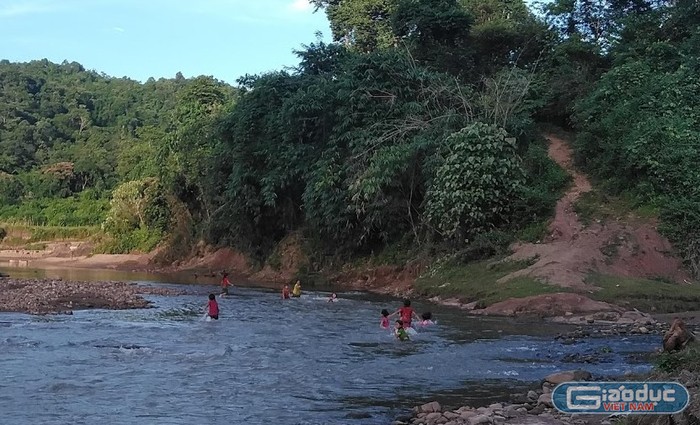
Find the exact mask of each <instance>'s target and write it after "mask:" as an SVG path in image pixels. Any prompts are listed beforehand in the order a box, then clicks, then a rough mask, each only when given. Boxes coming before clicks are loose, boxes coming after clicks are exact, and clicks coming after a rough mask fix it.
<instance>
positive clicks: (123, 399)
mask: <svg viewBox="0 0 700 425" xmlns="http://www.w3.org/2000/svg"><path fill="white" fill-rule="evenodd" d="M82 272H84V271H82ZM47 273H50V272H47ZM117 276H119V275H115V276H114V277H110V279H122V280H123V279H134V280H137V281H150V282H153V281H154V280H155V279H154V278H153V276H150V275H147V276H139V277H136V276H134V275H128V276H126V277H125V276H124V275H121V277H117ZM61 277H64V278H71V279H86V277H85V275H84V274H81V275H79V276H78V275H76V276H75V277H71V276H67V275H61ZM106 278H107V277H105V275H104V274H100V275H99V277H96V279H106ZM179 287H180V288H182V286H179ZM185 288H186V289H187V292H188V294H189V295H184V296H175V297H161V296H150V297H149V299H151V300H152V301H153V302H154V304H155V306H156V308H153V309H144V310H126V311H106V310H90V311H76V312H75V314H74V315H73V316H44V317H35V316H27V315H23V314H0V324H1V325H2V326H0V328H1V329H2V330H1V331H0V375H1V376H3V379H2V380H0V411H2V412H3V422H7V423H12V424H36V423H41V424H67V423H70V424H73V423H87V422H88V421H89V422H90V423H92V422H95V421H100V420H102V421H103V422H104V423H119V424H151V423H168V424H191V423H193V422H195V421H196V422H199V423H201V422H206V423H212V424H219V423H220V424H224V423H225V424H229V423H245V424H270V423H278V424H352V423H357V424H363V425H364V424H370V425H371V424H387V423H390V422H391V420H392V418H393V417H395V415H398V414H401V413H404V412H405V411H406V409H409V408H410V407H412V406H413V405H415V404H419V403H422V402H425V401H428V400H432V399H439V400H442V401H443V402H447V403H448V404H450V403H451V404H453V405H457V404H462V403H465V402H469V403H471V404H475V405H480V404H488V403H490V402H493V401H496V400H504V399H506V398H507V395H508V394H510V393H512V392H513V391H515V390H518V389H524V388H527V387H528V386H529V385H531V383H532V382H533V381H537V380H539V379H541V378H542V377H543V376H545V375H546V374H548V373H550V372H553V371H557V370H561V369H570V368H572V367H575V365H572V364H571V363H564V362H563V361H562V359H564V358H565V357H566V356H567V355H571V354H575V353H577V352H585V351H586V350H595V349H597V348H599V347H603V346H605V347H608V348H609V349H610V350H611V351H612V353H611V356H612V361H610V362H604V363H600V364H592V365H585V368H586V369H588V370H590V371H591V372H592V373H594V374H595V375H597V376H608V375H610V376H613V375H620V374H623V373H626V372H639V371H643V370H647V368H648V366H647V365H646V364H640V363H634V364H632V363H630V362H628V361H627V358H628V356H629V354H630V353H636V352H643V351H649V350H651V349H652V347H653V346H655V345H656V343H657V341H656V338H655V337H652V336H634V337H627V338H620V339H610V340H604V339H600V340H589V341H586V342H584V343H582V344H574V345H563V344H560V343H559V342H556V341H553V339H552V334H553V333H556V332H558V331H560V330H561V328H562V327H561V326H556V327H555V326H554V325H549V324H543V323H540V322H532V323H515V322H512V321H510V320H504V319H498V318H473V317H468V316H465V315H464V314H463V313H462V312H460V311H458V310H453V309H448V308H442V307H438V306H435V305H430V304H424V303H421V302H415V303H414V304H415V307H416V309H417V310H418V311H419V312H420V311H425V310H427V309H430V310H431V311H432V312H433V314H434V316H435V317H436V319H437V320H438V325H437V326H435V327H431V328H427V329H422V330H419V332H420V333H419V334H418V335H416V336H415V337H414V338H413V340H412V341H411V342H409V343H400V342H398V341H396V340H394V339H393V338H392V337H391V335H390V334H389V333H388V332H387V331H384V330H381V329H379V326H378V324H379V318H380V315H379V312H380V311H381V309H382V308H389V309H392V308H396V307H398V305H399V302H398V300H394V299H386V298H377V297H373V296H368V295H366V294H361V293H345V294H339V296H340V297H341V298H342V299H341V301H339V302H337V303H327V302H326V299H327V294H326V293H315V292H305V293H304V296H303V297H302V298H301V299H292V300H281V299H280V297H279V294H278V293H277V291H272V290H267V289H263V288H237V289H236V295H235V296H232V297H228V298H224V299H221V300H220V308H221V315H220V320H219V321H213V322H205V321H202V320H201V319H202V313H203V307H204V305H205V303H206V295H207V294H208V293H209V292H212V291H215V290H216V286H215V282H212V283H211V284H210V285H197V286H194V285H188V286H186V287H185ZM606 351H607V349H606ZM117 418H118V419H117Z"/></svg>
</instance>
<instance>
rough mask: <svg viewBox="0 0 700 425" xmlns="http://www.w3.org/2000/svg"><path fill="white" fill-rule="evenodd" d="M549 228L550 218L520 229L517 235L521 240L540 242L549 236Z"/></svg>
mask: <svg viewBox="0 0 700 425" xmlns="http://www.w3.org/2000/svg"><path fill="white" fill-rule="evenodd" d="M548 230H549V220H542V221H535V222H532V223H530V224H528V225H527V226H526V227H525V228H523V229H520V230H519V231H518V233H517V235H516V237H517V239H518V240H519V241H523V242H529V243H539V242H541V241H542V240H543V239H544V238H545V237H546V236H547V232H548Z"/></svg>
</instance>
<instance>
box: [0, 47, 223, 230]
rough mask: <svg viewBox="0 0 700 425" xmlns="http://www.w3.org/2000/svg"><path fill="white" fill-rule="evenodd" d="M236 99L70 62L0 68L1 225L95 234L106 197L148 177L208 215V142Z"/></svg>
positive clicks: (213, 85)
mask: <svg viewBox="0 0 700 425" xmlns="http://www.w3.org/2000/svg"><path fill="white" fill-rule="evenodd" d="M234 94H235V89H234V88H233V87H231V86H229V85H226V84H224V83H221V82H218V81H216V80H214V79H212V78H210V77H197V78H194V79H185V78H175V79H160V80H157V81H156V80H153V79H150V80H149V81H147V82H146V83H144V84H140V83H138V82H136V81H133V80H129V79H126V78H111V77H108V76H106V75H104V74H98V73H96V72H93V71H86V70H85V69H84V68H83V67H82V66H81V65H80V64H77V63H75V62H73V63H68V62H64V63H63V64H60V65H59V64H54V63H51V62H49V61H48V60H41V61H32V62H28V63H10V62H8V61H5V60H3V61H0V219H4V220H23V221H28V222H31V223H36V224H51V225H65V226H72V225H84V224H85V225H93V224H98V223H100V222H102V221H103V220H104V219H105V213H106V210H107V208H106V207H107V200H106V198H108V197H109V193H110V192H111V191H112V189H113V188H114V187H115V186H116V185H118V184H119V183H120V182H124V181H130V180H138V179H143V178H145V177H161V178H163V181H164V182H165V183H167V184H166V190H168V191H172V192H175V194H176V195H177V196H178V197H181V198H183V200H186V201H190V200H191V202H192V203H193V206H192V209H193V210H206V206H202V205H201V199H202V196H201V194H200V192H201V186H202V181H203V179H202V177H203V175H204V171H203V169H204V168H205V167H206V165H207V158H208V157H209V155H210V154H209V151H207V150H206V142H207V140H208V138H209V137H210V136H211V134H212V133H213V132H214V129H215V124H214V121H215V118H216V117H218V116H219V115H220V114H221V112H222V110H223V109H224V108H225V107H229V106H230V104H231V103H232V99H233V97H234Z"/></svg>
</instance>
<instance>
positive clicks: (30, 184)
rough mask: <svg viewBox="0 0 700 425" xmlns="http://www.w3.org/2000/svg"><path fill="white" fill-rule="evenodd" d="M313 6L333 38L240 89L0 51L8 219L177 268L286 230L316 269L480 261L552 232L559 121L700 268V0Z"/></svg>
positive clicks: (404, 0) (460, 0)
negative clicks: (371, 262) (65, 229)
mask: <svg viewBox="0 0 700 425" xmlns="http://www.w3.org/2000/svg"><path fill="white" fill-rule="evenodd" d="M311 2H312V3H314V5H315V6H317V7H318V8H320V9H321V10H323V11H325V12H326V13H327V15H328V18H329V20H330V23H331V28H332V31H333V34H332V35H333V39H334V41H333V42H332V43H324V42H322V41H317V42H314V43H311V44H310V45H308V46H303V47H302V48H301V49H300V50H299V51H298V52H297V56H298V58H299V64H298V65H297V66H296V67H295V68H294V69H289V70H285V71H277V72H270V73H266V74H262V75H247V76H245V77H243V78H241V79H240V80H239V81H238V85H237V86H236V87H232V86H230V85H227V84H225V83H222V82H220V81H217V80H215V79H213V78H211V77H203V76H202V77H197V78H193V79H185V78H182V77H181V76H177V77H176V78H174V79H160V80H157V81H156V80H149V81H147V82H145V83H139V82H135V81H132V80H129V79H124V78H113V77H109V76H106V75H103V74H99V73H96V72H93V71H86V70H85V69H83V67H82V66H80V65H79V64H77V63H63V64H60V65H58V64H53V63H50V62H48V61H46V60H42V61H35V62H30V63H20V64H16V63H9V62H7V61H2V62H0V221H5V222H22V223H29V224H33V225H49V226H100V229H102V231H103V232H104V233H105V235H106V236H107V237H106V239H105V241H104V243H103V244H102V245H101V247H100V249H102V250H103V251H105V252H130V251H134V250H140V251H148V250H151V249H153V248H154V247H156V246H158V245H161V246H163V247H166V248H167V249H164V250H162V251H161V256H160V257H159V258H160V260H161V261H164V262H168V261H173V260H175V259H177V258H180V257H183V256H186V255H188V254H190V253H191V252H192V249H193V247H194V246H195V245H196V244H197V243H198V242H200V241H203V242H205V243H207V244H211V245H214V246H231V247H234V248H236V249H238V250H241V251H243V252H245V253H247V254H248V255H250V256H251V258H253V259H255V260H258V261H260V262H263V261H264V260H265V259H266V258H267V257H268V256H269V255H270V254H271V253H272V252H273V250H274V247H275V245H276V244H277V243H278V242H279V241H281V240H282V239H283V238H284V237H285V236H286V235H289V234H290V233H291V232H301V233H302V234H303V235H304V239H305V240H306V241H307V243H308V245H309V246H308V247H307V248H308V250H309V253H310V255H311V257H313V258H312V264H320V265H321V266H322V265H323V264H324V262H326V261H327V260H328V259H329V258H332V259H341V260H342V261H351V260H352V259H353V258H358V257H365V256H369V255H371V254H375V253H381V252H382V251H389V252H394V251H395V250H396V247H401V250H402V251H403V252H412V253H414V255H427V256H442V255H444V254H454V253H458V255H459V256H460V258H461V259H462V260H464V261H474V260H483V259H486V258H489V257H490V256H493V255H498V254H503V253H504V252H505V251H504V249H505V247H507V245H508V244H509V243H510V242H512V241H513V240H515V239H516V238H520V239H524V240H531V241H536V240H538V239H539V238H540V237H541V236H542V234H543V232H544V231H545V229H546V221H547V219H548V218H549V217H551V215H552V212H553V209H554V205H555V203H556V200H557V199H558V198H559V196H560V195H561V194H562V193H563V190H565V188H566V187H567V185H568V184H569V177H568V176H567V174H566V173H565V172H564V171H563V170H561V169H560V168H559V167H558V166H556V164H555V163H554V162H553V161H551V160H550V159H549V158H548V157H547V149H546V145H545V143H544V141H543V140H542V139H541V136H539V134H540V132H539V131H538V124H542V123H549V124H555V125H558V126H562V127H566V128H569V129H571V130H575V131H576V132H578V134H579V137H578V138H577V140H576V144H575V150H576V155H577V160H578V162H579V164H580V165H581V166H582V167H584V169H585V170H587V171H588V172H590V173H591V174H592V175H593V176H594V177H595V178H596V179H597V180H599V181H600V182H601V183H602V189H601V190H602V194H601V195H600V196H615V197H619V198H620V199H625V200H627V201H626V202H628V203H629V204H630V205H634V208H636V209H639V210H643V211H652V212H656V211H660V214H661V219H662V227H663V229H664V231H665V232H666V234H667V235H668V236H669V237H670V238H671V239H672V240H673V241H674V243H676V244H677V246H679V247H680V248H681V249H682V250H683V253H684V255H685V258H686V259H687V260H688V262H689V264H690V265H691V266H692V267H693V268H694V270H695V271H697V269H698V264H699V263H700V260H699V259H698V258H699V249H700V245H699V244H698V241H699V240H700V227H699V226H700V193H699V192H698V189H697V188H698V187H700V184H699V183H700V181H699V179H700V173H698V172H697V167H696V166H695V164H696V163H698V160H699V159H700V157H699V156H698V155H700V154H699V147H700V142H699V141H698V140H699V139H698V136H700V133H699V131H700V123H699V122H698V120H699V119H700V118H699V117H700V110H699V109H698V105H699V103H698V102H697V101H696V99H697V95H698V94H699V90H700V89H699V87H700V81H699V79H700V77H699V76H700V73H699V72H698V71H699V70H700V69H699V66H700V63H699V59H698V58H700V54H699V53H700V52H699V51H698V49H700V38H699V37H700V6H698V5H697V4H696V3H695V2H694V1H690V0H678V1H673V2H672V1H663V0H605V1H602V2H601V1H596V2H593V1H590V0H555V1H553V2H551V3H550V4H549V5H548V6H546V8H545V9H543V10H542V11H540V13H538V14H535V13H533V12H532V11H530V10H528V8H527V7H526V5H525V3H524V2H523V1H521V0H487V1H476V0H422V1H415V0H339V1H328V0H312V1H311ZM587 205H588V209H589V210H590V209H591V208H593V207H591V205H592V203H591V202H590V200H589V202H588V204H585V203H582V204H580V207H581V208H587ZM391 256H393V257H395V258H398V257H401V258H405V255H393V254H392V255H388V256H387V258H388V257H391ZM521 283H522V284H523V285H525V286H528V285H530V283H529V282H521ZM515 290H516V291H520V292H524V291H521V290H520V289H518V288H515ZM489 296H490V295H489ZM492 298H493V297H492ZM494 299H495V298H494Z"/></svg>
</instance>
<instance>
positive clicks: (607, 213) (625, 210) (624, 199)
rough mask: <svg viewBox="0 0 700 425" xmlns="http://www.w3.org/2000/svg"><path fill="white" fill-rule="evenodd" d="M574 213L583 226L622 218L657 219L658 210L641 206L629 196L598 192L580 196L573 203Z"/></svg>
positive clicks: (646, 205)
mask: <svg viewBox="0 0 700 425" xmlns="http://www.w3.org/2000/svg"><path fill="white" fill-rule="evenodd" d="M574 211H576V214H578V217H579V220H581V223H583V224H584V225H589V224H591V223H592V222H593V221H595V220H608V219H617V218H623V217H630V216H631V217H633V218H653V217H658V215H659V212H660V210H659V208H658V207H655V206H652V205H648V204H642V203H640V202H639V201H638V200H636V199H635V198H634V197H633V196H630V195H620V196H612V195H607V194H605V193H603V192H602V191H600V190H592V191H590V192H586V193H583V194H581V196H580V197H579V198H578V199H577V200H576V202H575V203H574Z"/></svg>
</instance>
